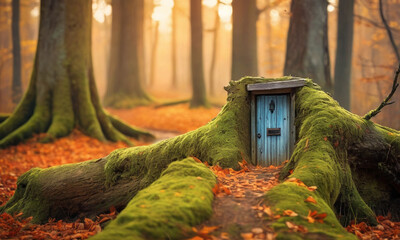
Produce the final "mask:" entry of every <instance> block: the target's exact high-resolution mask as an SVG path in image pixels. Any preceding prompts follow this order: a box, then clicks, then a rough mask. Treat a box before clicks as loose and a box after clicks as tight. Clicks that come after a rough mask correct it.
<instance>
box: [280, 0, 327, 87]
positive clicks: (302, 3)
mask: <svg viewBox="0 0 400 240" xmlns="http://www.w3.org/2000/svg"><path fill="white" fill-rule="evenodd" d="M327 5H328V2H327V1H326V0H317V1H315V0H292V3H291V17H290V24H289V32H288V36H287V47H286V59H285V68H284V74H285V75H293V76H301V77H309V78H311V79H313V81H314V82H316V83H318V84H319V85H320V86H321V87H322V88H323V89H325V90H330V89H331V88H332V84H331V76H330V60H329V49H328V31H327V28H328V21H327V20H328V12H327Z"/></svg>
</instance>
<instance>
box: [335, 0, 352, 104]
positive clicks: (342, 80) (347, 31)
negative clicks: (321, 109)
mask: <svg viewBox="0 0 400 240" xmlns="http://www.w3.org/2000/svg"><path fill="white" fill-rule="evenodd" d="M353 12H354V0H340V1H339V15H338V30H337V47H336V60H335V76H334V77H335V85H334V86H335V91H334V93H335V99H336V100H337V101H338V102H339V103H340V105H341V106H342V107H344V108H345V109H350V88H351V66H352V63H351V59H352V52H353V22H354V21H353V17H354V15H353Z"/></svg>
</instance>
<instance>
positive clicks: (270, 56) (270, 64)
mask: <svg viewBox="0 0 400 240" xmlns="http://www.w3.org/2000/svg"><path fill="white" fill-rule="evenodd" d="M270 5H271V0H267V1H266V6H270ZM270 12H271V11H270V8H267V9H266V10H265V14H266V17H265V18H266V24H265V27H266V29H265V30H266V38H267V48H268V49H267V73H268V74H272V72H273V71H274V69H275V66H274V63H275V61H274V49H272V24H271V16H270Z"/></svg>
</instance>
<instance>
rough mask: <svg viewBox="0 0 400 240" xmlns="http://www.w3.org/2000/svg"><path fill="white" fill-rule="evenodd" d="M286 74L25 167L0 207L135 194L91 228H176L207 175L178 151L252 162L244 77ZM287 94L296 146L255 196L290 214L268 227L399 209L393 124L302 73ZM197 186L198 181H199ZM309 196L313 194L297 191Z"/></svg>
mask: <svg viewBox="0 0 400 240" xmlns="http://www.w3.org/2000/svg"><path fill="white" fill-rule="evenodd" d="M289 79H290V78H288V77H285V78H281V79H264V78H243V79H241V80H240V81H231V82H230V84H229V86H228V87H226V90H227V91H228V100H227V104H226V105H225V106H224V107H223V109H222V110H221V112H220V114H219V115H218V116H217V117H216V118H215V119H214V120H213V121H211V122H209V123H208V124H207V125H205V126H203V127H201V128H199V129H197V130H195V131H192V132H189V133H186V134H184V135H181V136H177V137H175V138H171V139H168V140H165V141H162V142H159V143H156V144H153V145H150V146H143V147H135V148H127V149H119V150H116V151H114V152H112V153H111V154H110V155H108V156H107V157H105V158H102V159H98V160H92V161H88V162H84V163H77V164H69V165H65V166H58V167H52V168H49V169H44V170H40V169H33V170H30V171H29V172H27V173H25V174H24V175H22V176H21V177H20V178H19V179H18V184H17V185H18V186H17V190H16V192H15V195H14V196H13V197H12V199H10V201H9V202H7V203H6V205H4V206H3V207H0V212H4V211H6V212H9V213H12V214H13V213H18V212H20V211H22V212H23V213H24V216H26V217H27V216H30V215H32V216H33V220H34V221H36V222H43V221H46V220H47V219H48V218H49V217H52V218H54V217H57V218H62V219H71V220H73V219H75V218H77V217H84V216H94V215H96V214H99V213H101V212H103V211H105V210H106V209H107V207H109V206H111V205H112V204H113V205H115V206H117V207H118V209H121V208H122V207H123V206H124V204H126V201H127V199H129V198H130V197H132V196H134V195H135V197H134V198H133V199H132V200H131V201H130V202H129V204H128V206H127V207H126V208H125V209H124V210H123V211H122V212H121V214H120V215H119V216H118V217H117V219H116V220H115V221H113V222H112V223H110V228H108V227H106V229H105V230H104V231H103V232H102V233H101V235H100V236H108V239H115V237H109V235H108V234H111V235H112V234H116V233H120V234H121V235H120V236H121V237H120V238H122V235H123V236H132V235H133V236H136V235H137V234H139V235H141V236H142V238H143V239H165V238H168V236H169V234H171V236H181V237H182V235H183V233H182V232H184V231H183V230H182V228H183V227H184V228H185V229H186V228H189V229H190V226H193V225H195V224H198V223H199V221H201V220H204V219H205V218H206V217H207V216H209V212H208V211H210V209H211V200H210V198H209V197H210V196H209V194H210V189H211V188H212V186H213V184H214V183H215V182H211V183H210V182H209V181H208V180H206V179H209V178H210V177H209V176H208V173H206V172H207V171H205V172H203V171H201V172H199V171H198V170H199V169H197V167H195V166H197V165H195V164H194V163H193V161H190V160H188V159H185V158H186V156H195V157H197V158H198V159H201V160H202V161H203V162H208V163H209V164H212V165H217V164H218V165H219V166H221V167H223V168H230V167H231V168H234V169H238V167H239V164H238V162H242V160H243V159H245V160H246V161H247V162H252V159H250V157H249V156H250V153H251V149H250V147H251V146H250V131H249V130H250V119H249V117H248V116H249V115H250V104H249V103H248V92H247V90H246V86H247V85H248V84H253V83H266V82H271V81H281V80H289ZM295 101H296V105H295V112H296V119H295V124H296V130H297V139H296V142H297V144H296V148H295V150H294V152H293V154H292V156H291V158H290V160H289V162H288V163H287V164H286V165H285V166H284V168H283V169H282V171H281V174H280V178H281V180H282V182H281V183H280V184H279V185H277V186H276V187H274V188H272V189H271V190H270V191H268V192H267V193H266V195H265V198H264V203H263V204H265V205H267V206H270V207H271V210H272V211H273V213H274V214H275V215H278V214H279V215H281V216H282V211H283V210H286V209H290V210H292V211H294V212H295V213H297V214H298V215H299V216H297V217H296V218H291V217H287V216H283V217H281V218H279V219H275V221H274V223H272V225H271V226H270V227H272V228H273V229H274V231H275V232H276V233H277V234H278V236H277V238H280V239H298V238H299V234H300V233H296V232H294V231H293V230H292V229H290V228H286V227H283V226H286V222H287V221H292V219H293V220H294V221H295V223H296V225H297V224H298V225H301V226H304V227H305V228H307V229H308V232H307V233H304V234H303V233H302V235H301V237H303V238H304V239H316V238H317V237H319V238H318V239H356V236H354V235H351V234H350V233H348V232H347V231H346V230H345V229H344V228H343V227H342V226H341V225H340V222H339V221H342V222H344V223H346V222H348V221H349V220H351V219H356V220H357V221H367V222H369V223H372V224H374V223H376V220H375V214H374V212H373V211H372V210H371V208H370V207H369V206H371V207H372V209H374V210H376V211H377V212H379V213H382V214H387V213H388V211H390V212H391V214H392V216H393V218H394V219H395V220H397V219H399V218H400V215H399V214H400V178H399V176H400V174H399V173H400V163H399V160H398V159H399V156H400V138H399V135H400V132H399V131H396V130H393V129H389V128H386V127H382V126H378V125H375V124H374V123H372V122H370V121H366V120H365V119H363V118H361V117H359V116H356V115H354V114H352V113H350V112H348V111H346V110H345V109H343V108H341V107H340V106H339V105H338V104H337V102H336V101H334V100H333V99H332V98H331V97H330V96H329V95H328V94H326V93H324V92H323V91H321V90H320V87H319V86H318V85H315V84H314V83H313V82H312V81H307V83H306V86H304V87H302V88H300V89H298V90H297V91H296V99H295ZM182 159H184V160H182ZM253 163H254V162H253ZM194 167H195V168H194ZM202 167H204V166H202ZM171 168H174V169H175V170H172V169H171ZM165 169H166V170H165ZM196 169H197V170H196ZM171 173H174V174H175V176H174V177H172V176H171V175H170V174H171ZM211 175H212V174H211ZM188 177H189V178H188ZM157 179H158V180H157ZM296 179H297V180H296ZM209 180H212V178H210V179H209ZM129 182H130V184H129ZM300 183H304V184H300ZM150 184H151V185H150ZM304 185H306V186H315V187H314V189H315V188H316V190H312V189H309V188H307V187H305V186H304ZM148 186H149V187H148ZM202 186H203V187H205V188H206V189H208V190H204V191H205V192H203V190H199V188H201V187H202ZM140 189H143V190H142V191H140V192H139V193H138V194H137V195H136V192H137V191H139V190H140ZM49 193H51V194H49ZM54 193H60V194H54ZM61 193H62V194H61ZM164 194H165V195H164ZM103 195H104V196H103ZM109 196H110V197H109ZM111 196H112V197H111ZM309 196H311V197H313V198H314V199H315V200H316V203H310V202H307V201H305V199H307V198H308V197H309ZM211 199H212V195H211ZM204 200H206V202H205V201H204ZM171 202H173V204H171ZM310 211H317V212H318V213H326V214H327V216H326V218H324V219H323V223H310V222H308V220H307V215H308V214H309V212H310ZM204 212H206V214H205V215H206V216H205V215H204ZM81 213H82V214H81ZM337 216H338V217H339V219H338V218H337ZM160 218H161V219H162V221H161V222H160V220H159V219H160ZM141 221H142V223H141ZM165 224H167V225H168V227H165V226H166V225H165ZM111 226H112V227H111ZM178 233H180V234H181V235H179V234H178ZM147 234H150V235H147ZM100 236H99V238H100ZM146 236H147V237H146ZM149 236H151V237H149ZM125 238H126V237H125ZM173 238H175V237H173ZM100 239H107V237H104V238H100Z"/></svg>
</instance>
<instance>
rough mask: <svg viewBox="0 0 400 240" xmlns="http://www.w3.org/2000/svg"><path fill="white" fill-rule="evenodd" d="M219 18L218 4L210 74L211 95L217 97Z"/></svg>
mask: <svg viewBox="0 0 400 240" xmlns="http://www.w3.org/2000/svg"><path fill="white" fill-rule="evenodd" d="M219 25H220V24H219V16H218V4H217V9H216V11H215V20H214V29H213V32H214V38H213V42H212V53H211V62H210V72H209V87H210V95H211V96H215V86H214V84H215V80H214V75H215V65H216V62H217V52H218V35H219Z"/></svg>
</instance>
